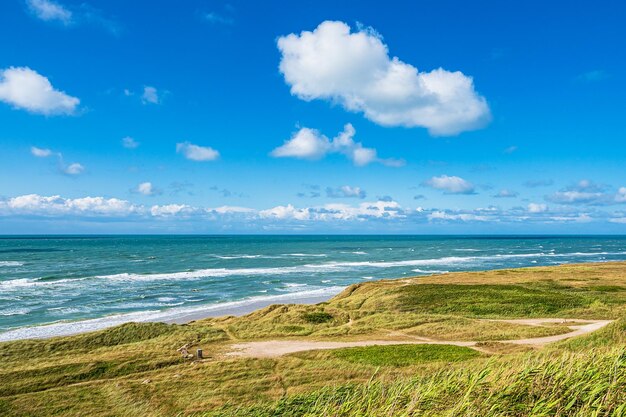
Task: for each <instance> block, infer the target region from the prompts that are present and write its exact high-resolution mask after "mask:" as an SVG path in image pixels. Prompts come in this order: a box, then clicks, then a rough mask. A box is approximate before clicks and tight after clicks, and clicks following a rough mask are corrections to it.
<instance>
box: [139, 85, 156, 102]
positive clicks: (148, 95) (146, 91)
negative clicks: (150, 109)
mask: <svg viewBox="0 0 626 417" xmlns="http://www.w3.org/2000/svg"><path fill="white" fill-rule="evenodd" d="M141 102H142V103H143V104H159V103H160V97H159V92H158V91H157V89H156V88H155V87H151V86H149V85H147V86H144V88H143V94H142V95H141Z"/></svg>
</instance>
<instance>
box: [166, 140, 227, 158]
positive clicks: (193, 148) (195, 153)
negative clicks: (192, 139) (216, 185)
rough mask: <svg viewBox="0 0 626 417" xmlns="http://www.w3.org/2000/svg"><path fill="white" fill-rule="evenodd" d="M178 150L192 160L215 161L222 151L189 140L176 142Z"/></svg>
mask: <svg viewBox="0 0 626 417" xmlns="http://www.w3.org/2000/svg"><path fill="white" fill-rule="evenodd" d="M176 152H177V153H180V154H183V156H184V157H185V158H187V159H190V160H192V161H215V160H216V159H217V158H219V157H220V153H219V152H218V151H216V150H215V149H213V148H211V147H208V146H199V145H194V144H193V143H189V142H181V143H177V144H176Z"/></svg>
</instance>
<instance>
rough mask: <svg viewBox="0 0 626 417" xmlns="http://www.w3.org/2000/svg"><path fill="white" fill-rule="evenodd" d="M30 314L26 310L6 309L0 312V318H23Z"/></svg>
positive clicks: (28, 310)
mask: <svg viewBox="0 0 626 417" xmlns="http://www.w3.org/2000/svg"><path fill="white" fill-rule="evenodd" d="M30 312H31V310H30V309H28V308H7V309H4V310H0V316H24V315H26V314H28V313H30Z"/></svg>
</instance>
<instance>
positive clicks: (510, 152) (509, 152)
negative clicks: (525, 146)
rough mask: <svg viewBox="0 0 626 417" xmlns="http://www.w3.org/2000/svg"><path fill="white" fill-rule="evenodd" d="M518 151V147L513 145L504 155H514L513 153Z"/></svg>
mask: <svg viewBox="0 0 626 417" xmlns="http://www.w3.org/2000/svg"><path fill="white" fill-rule="evenodd" d="M516 150H517V146H515V145H512V146H509V147H508V148H506V149H505V150H504V153H507V154H512V153H513V152H515V151H516Z"/></svg>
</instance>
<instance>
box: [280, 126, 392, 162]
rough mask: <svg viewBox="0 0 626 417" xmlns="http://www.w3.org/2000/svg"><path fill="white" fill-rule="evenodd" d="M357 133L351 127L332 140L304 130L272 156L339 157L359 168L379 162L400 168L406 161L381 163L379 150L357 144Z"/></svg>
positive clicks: (382, 160)
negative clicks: (343, 156)
mask: <svg viewBox="0 0 626 417" xmlns="http://www.w3.org/2000/svg"><path fill="white" fill-rule="evenodd" d="M355 134H356V130H355V129H354V127H353V126H352V125H351V124H350V123H347V124H346V125H345V126H344V128H343V131H342V132H341V133H339V134H338V135H337V136H336V137H335V138H333V139H332V140H330V139H328V137H326V136H325V135H323V134H321V133H320V132H319V131H318V130H315V129H309V128H307V127H303V128H301V129H300V130H298V131H297V132H296V133H295V134H294V135H293V136H292V137H291V139H289V140H287V141H285V143H284V144H283V145H282V146H279V147H278V148H276V149H274V150H273V151H272V152H271V153H270V155H271V156H273V157H274V158H297V159H308V160H319V159H322V158H323V157H325V156H326V155H328V154H333V153H339V154H343V155H345V156H346V157H348V159H350V160H351V161H352V162H353V163H354V165H356V166H365V165H368V164H370V163H372V162H378V163H381V164H383V165H386V166H390V167H400V166H403V165H404V161H403V160H400V159H391V158H389V159H381V158H379V157H378V154H377V152H376V149H373V148H365V147H363V144H362V143H360V142H355V141H354V135H355Z"/></svg>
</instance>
